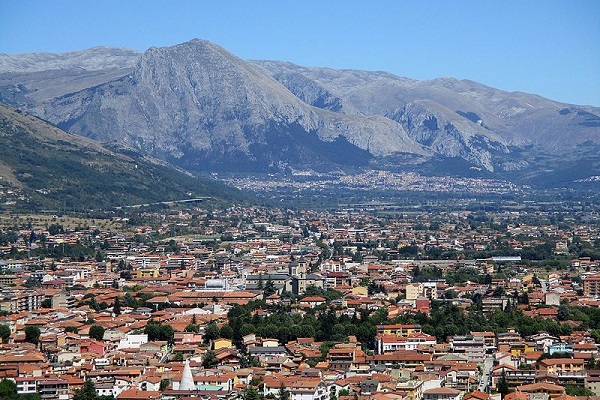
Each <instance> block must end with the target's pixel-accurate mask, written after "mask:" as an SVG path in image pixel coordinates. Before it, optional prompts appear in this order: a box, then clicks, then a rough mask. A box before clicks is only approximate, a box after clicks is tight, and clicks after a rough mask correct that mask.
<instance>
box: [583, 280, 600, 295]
mask: <svg viewBox="0 0 600 400" xmlns="http://www.w3.org/2000/svg"><path fill="white" fill-rule="evenodd" d="M583 295H584V296H586V297H594V298H595V297H600V275H593V276H587V277H585V278H584V279H583Z"/></svg>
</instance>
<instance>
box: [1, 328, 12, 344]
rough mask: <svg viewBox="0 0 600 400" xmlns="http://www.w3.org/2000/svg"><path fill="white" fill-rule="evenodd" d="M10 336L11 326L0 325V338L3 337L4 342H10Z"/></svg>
mask: <svg viewBox="0 0 600 400" xmlns="http://www.w3.org/2000/svg"><path fill="white" fill-rule="evenodd" d="M9 337H10V328H9V327H8V326H7V325H0V338H2V343H8V338H9Z"/></svg>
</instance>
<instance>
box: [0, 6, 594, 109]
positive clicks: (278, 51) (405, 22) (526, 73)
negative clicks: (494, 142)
mask: <svg viewBox="0 0 600 400" xmlns="http://www.w3.org/2000/svg"><path fill="white" fill-rule="evenodd" d="M192 38H201V39H207V40H210V41H213V42H215V43H217V44H219V45H221V46H222V47H224V48H225V49H227V50H229V51H231V52H232V53H234V54H236V55H237V56H239V57H241V58H244V59H271V60H281V61H291V62H294V63H297V64H300V65H306V66H326V67H332V68H350V69H365V70H382V71H388V72H391V73H394V74H396V75H399V76H405V77H409V78H416V79H430V78H436V77H443V76H451V77H455V78H461V79H471V80H475V81H478V82H481V83H484V84H487V85H490V86H494V87H497V88H500V89H504V90H509V91H516V90H518V91H523V92H529V93H535V94H539V95H542V96H545V97H549V98H551V99H554V100H559V101H564V102H569V103H575V104H589V105H595V106H600V1H598V0H563V1H555V0H497V1H492V0H490V1H486V0H476V1H469V0H435V1H434V0H430V1H429V0H402V1H401V0H395V1H392V0H388V1H376V0H361V1H353V0H345V1H327V0H316V1H312V0H296V1H291V0H272V1H258V0H257V1H253V0H240V1H228V0H212V1H204V0H194V1H179V0H168V1H167V0H165V1H152V0H143V1H142V0H102V1H100V0H98V1H87V0H72V1H65V0H51V1H50V0H40V1H27V0H0V53H29V52H41V51H45V52H64V51H69V50H81V49H85V48H89V47H93V46H98V45H105V46H117V47H128V48H134V49H138V50H142V51H143V50H146V49H147V48H149V47H151V46H168V45H173V44H177V43H181V42H185V41H187V40H190V39H192Z"/></svg>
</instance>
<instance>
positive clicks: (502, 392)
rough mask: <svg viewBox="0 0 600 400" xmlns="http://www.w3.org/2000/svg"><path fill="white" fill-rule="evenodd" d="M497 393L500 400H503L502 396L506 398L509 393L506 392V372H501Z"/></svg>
mask: <svg viewBox="0 0 600 400" xmlns="http://www.w3.org/2000/svg"><path fill="white" fill-rule="evenodd" d="M497 389H498V392H499V393H500V395H501V396H502V399H504V396H506V395H507V394H508V392H509V390H508V382H506V372H504V371H502V376H501V377H500V380H499V381H498V387H497Z"/></svg>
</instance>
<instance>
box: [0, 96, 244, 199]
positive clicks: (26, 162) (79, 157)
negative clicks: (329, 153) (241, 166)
mask: <svg viewBox="0 0 600 400" xmlns="http://www.w3.org/2000/svg"><path fill="white" fill-rule="evenodd" d="M124 153H127V154H124ZM0 187H2V188H3V189H2V190H0V194H6V193H9V192H12V193H18V194H19V197H20V199H19V200H18V201H17V202H16V205H15V207H16V208H19V209H28V210H33V211H39V210H41V209H59V208H63V207H66V208H68V209H76V210H89V209H110V208H114V207H118V206H132V205H137V204H147V203H153V202H163V201H169V200H185V199H194V198H200V197H206V196H209V197H211V198H213V199H215V200H217V201H224V202H232V201H240V200H244V196H242V195H241V194H240V193H239V192H238V191H237V190H235V189H232V188H229V187H226V186H224V185H222V184H219V183H216V182H213V181H211V180H205V179H198V178H194V177H193V176H190V175H189V174H186V173H184V172H182V171H179V170H176V169H174V168H172V167H169V166H166V165H164V163H162V162H158V161H157V160H153V159H151V158H149V157H146V156H142V155H140V154H138V153H136V152H134V151H130V150H127V149H124V148H122V147H120V148H116V147H115V148H113V149H108V148H105V147H103V146H101V145H100V144H98V143H97V142H95V141H92V140H89V139H87V138H84V137H81V136H78V135H74V134H70V133H66V132H64V131H62V130H60V129H59V128H57V127H55V126H51V125H48V124H47V123H46V122H44V121H42V120H40V119H39V118H37V117H34V116H31V115H27V114H24V113H22V112H18V111H15V110H13V109H11V108H9V107H6V106H3V105H0ZM0 197H2V195H0ZM5 205H6V204H5ZM5 205H4V206H5ZM4 206H0V207H4Z"/></svg>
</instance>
